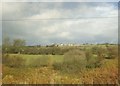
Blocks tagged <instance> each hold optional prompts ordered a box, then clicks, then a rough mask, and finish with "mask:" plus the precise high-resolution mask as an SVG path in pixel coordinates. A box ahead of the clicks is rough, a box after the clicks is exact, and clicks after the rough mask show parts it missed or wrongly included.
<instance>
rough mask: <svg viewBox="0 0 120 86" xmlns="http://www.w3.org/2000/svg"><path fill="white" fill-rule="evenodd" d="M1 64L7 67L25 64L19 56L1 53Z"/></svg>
mask: <svg viewBox="0 0 120 86" xmlns="http://www.w3.org/2000/svg"><path fill="white" fill-rule="evenodd" d="M2 61H3V64H5V65H6V66H9V67H23V66H25V59H23V58H22V57H20V56H17V55H16V56H9V55H8V54H6V55H3V58H2Z"/></svg>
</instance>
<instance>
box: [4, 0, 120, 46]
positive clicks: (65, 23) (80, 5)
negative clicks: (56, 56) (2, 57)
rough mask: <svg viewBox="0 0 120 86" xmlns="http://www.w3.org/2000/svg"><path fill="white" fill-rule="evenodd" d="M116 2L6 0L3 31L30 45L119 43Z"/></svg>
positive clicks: (12, 37)
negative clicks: (11, 0) (8, 0)
mask: <svg viewBox="0 0 120 86" xmlns="http://www.w3.org/2000/svg"><path fill="white" fill-rule="evenodd" d="M117 5H118V3H117V2H116V3H115V2H21V3H18V2H4V3H2V6H3V7H2V8H3V10H2V18H3V19H2V20H3V21H2V31H3V32H2V34H3V37H6V36H7V37H9V38H11V39H17V38H20V39H24V40H26V43H27V45H39V44H40V45H46V44H52V43H77V44H78V43H106V42H108V43H117V41H118V6H117Z"/></svg>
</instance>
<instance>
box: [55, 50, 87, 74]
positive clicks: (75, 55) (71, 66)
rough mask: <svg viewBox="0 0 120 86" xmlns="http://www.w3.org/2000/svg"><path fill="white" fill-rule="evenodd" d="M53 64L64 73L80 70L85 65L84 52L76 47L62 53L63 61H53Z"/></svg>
mask: <svg viewBox="0 0 120 86" xmlns="http://www.w3.org/2000/svg"><path fill="white" fill-rule="evenodd" d="M53 66H54V68H55V69H59V70H61V71H63V72H66V73H76V72H78V71H82V70H84V69H85V67H86V57H85V53H84V52H83V51H80V50H77V49H74V50H70V51H68V52H67V53H65V54H64V60H63V63H55V64H54V65H53Z"/></svg>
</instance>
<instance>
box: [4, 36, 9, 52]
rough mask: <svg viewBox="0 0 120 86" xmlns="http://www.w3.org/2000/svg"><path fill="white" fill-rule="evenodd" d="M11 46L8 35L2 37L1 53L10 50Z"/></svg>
mask: <svg viewBox="0 0 120 86" xmlns="http://www.w3.org/2000/svg"><path fill="white" fill-rule="evenodd" d="M10 48H11V41H10V38H9V37H5V38H3V43H2V51H3V53H8V52H10Z"/></svg>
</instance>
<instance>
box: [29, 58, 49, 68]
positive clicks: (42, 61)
mask: <svg viewBox="0 0 120 86" xmlns="http://www.w3.org/2000/svg"><path fill="white" fill-rule="evenodd" d="M49 61H50V57H48V56H44V57H38V58H33V59H31V61H30V64H29V66H30V67H46V66H48V65H49Z"/></svg>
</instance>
